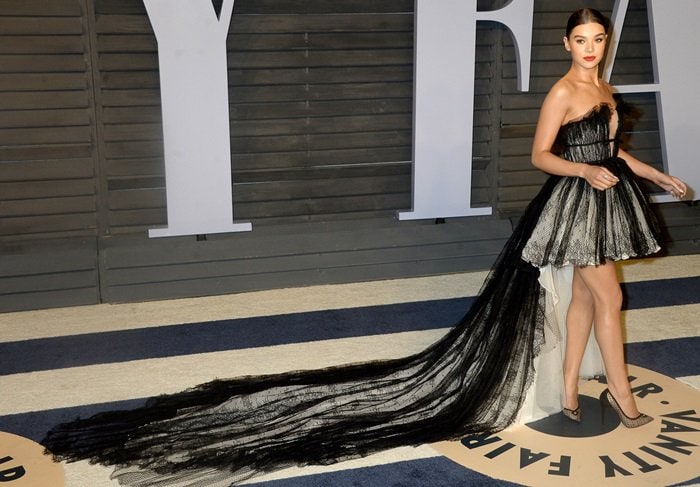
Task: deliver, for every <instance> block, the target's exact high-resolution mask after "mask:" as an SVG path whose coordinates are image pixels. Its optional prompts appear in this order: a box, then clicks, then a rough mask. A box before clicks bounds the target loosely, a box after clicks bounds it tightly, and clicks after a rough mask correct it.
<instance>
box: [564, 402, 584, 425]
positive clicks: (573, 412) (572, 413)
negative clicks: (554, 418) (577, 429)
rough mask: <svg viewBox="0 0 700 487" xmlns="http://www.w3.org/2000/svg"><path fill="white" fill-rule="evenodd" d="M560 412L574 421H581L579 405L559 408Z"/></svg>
mask: <svg viewBox="0 0 700 487" xmlns="http://www.w3.org/2000/svg"><path fill="white" fill-rule="evenodd" d="M561 413H562V414H563V415H564V416H565V417H566V418H568V419H570V420H571V421H574V422H575V423H580V422H581V406H579V407H577V408H576V409H568V408H564V409H562V410H561Z"/></svg>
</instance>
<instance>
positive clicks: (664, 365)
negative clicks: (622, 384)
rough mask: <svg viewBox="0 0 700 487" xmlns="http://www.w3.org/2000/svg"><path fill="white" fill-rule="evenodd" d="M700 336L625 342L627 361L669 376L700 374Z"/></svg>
mask: <svg viewBox="0 0 700 487" xmlns="http://www.w3.org/2000/svg"><path fill="white" fill-rule="evenodd" d="M698 350H700V337H697V336H694V337H687V338H675V339H668V340H658V341H653V342H636V343H626V344H625V361H626V362H627V363H628V364H634V365H638V366H640V367H644V368H645V369H649V370H653V371H655V372H659V373H660V374H664V375H667V376H669V377H690V376H694V375H700V356H699V355H698Z"/></svg>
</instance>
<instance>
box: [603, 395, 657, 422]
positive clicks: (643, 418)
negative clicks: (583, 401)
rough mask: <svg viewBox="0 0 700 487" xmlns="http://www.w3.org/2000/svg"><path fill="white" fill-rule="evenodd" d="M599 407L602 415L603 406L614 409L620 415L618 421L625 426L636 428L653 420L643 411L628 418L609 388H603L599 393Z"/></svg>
mask: <svg viewBox="0 0 700 487" xmlns="http://www.w3.org/2000/svg"><path fill="white" fill-rule="evenodd" d="M600 407H601V408H602V410H601V413H602V416H603V417H604V413H605V408H606V407H610V408H612V410H613V411H615V412H616V413H617V415H618V416H619V417H620V422H621V423H622V424H623V425H624V426H625V427H626V428H638V427H640V426H644V425H645V424H647V423H650V422H652V421H653V420H654V418H652V417H651V416H648V415H646V414H644V413H639V416H637V417H635V418H630V417H629V416H627V415H626V414H625V412H624V411H623V410H622V408H621V407H620V405H619V404H618V402H617V400H615V397H614V396H613V395H612V393H611V392H610V390H609V389H605V390H604V391H603V392H601V393H600Z"/></svg>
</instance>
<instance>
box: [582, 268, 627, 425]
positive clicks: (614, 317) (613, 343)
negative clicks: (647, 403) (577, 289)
mask: <svg viewBox="0 0 700 487" xmlns="http://www.w3.org/2000/svg"><path fill="white" fill-rule="evenodd" d="M577 270H578V274H579V276H580V277H581V279H582V281H583V283H584V284H585V286H586V287H587V288H588V290H589V291H590V293H591V296H592V297H593V323H594V326H595V337H596V341H597V342H598V346H599V347H600V351H601V354H602V356H603V363H604V364H605V376H606V378H607V382H608V388H609V389H610V392H611V393H612V395H613V397H614V398H615V399H616V400H617V402H618V403H619V405H620V407H621V408H622V410H623V411H624V412H625V414H627V416H629V417H631V418H634V417H636V416H638V415H639V410H638V409H637V405H636V404H635V402H634V396H633V395H632V389H631V387H630V383H629V380H628V379H627V367H626V366H625V358H624V351H623V347H622V323H621V319H620V310H621V307H622V290H621V289H620V283H619V282H618V280H617V273H616V272H615V264H614V263H613V262H610V261H608V262H607V263H605V264H603V265H599V266H587V267H580V268H578V269H577Z"/></svg>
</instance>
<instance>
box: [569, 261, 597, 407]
mask: <svg viewBox="0 0 700 487" xmlns="http://www.w3.org/2000/svg"><path fill="white" fill-rule="evenodd" d="M592 325H593V295H592V294H591V292H590V291H589V290H588V287H586V283H585V282H584V280H583V278H582V277H581V276H580V275H579V269H578V267H575V268H574V278H573V282H572V289H571V303H570V304H569V309H568V311H567V313H566V349H565V354H564V407H565V408H567V409H571V410H575V409H576V408H578V381H579V371H580V369H581V361H582V360H583V353H584V352H585V351H586V345H587V344H588V337H589V336H590V334H591V326H592Z"/></svg>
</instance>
